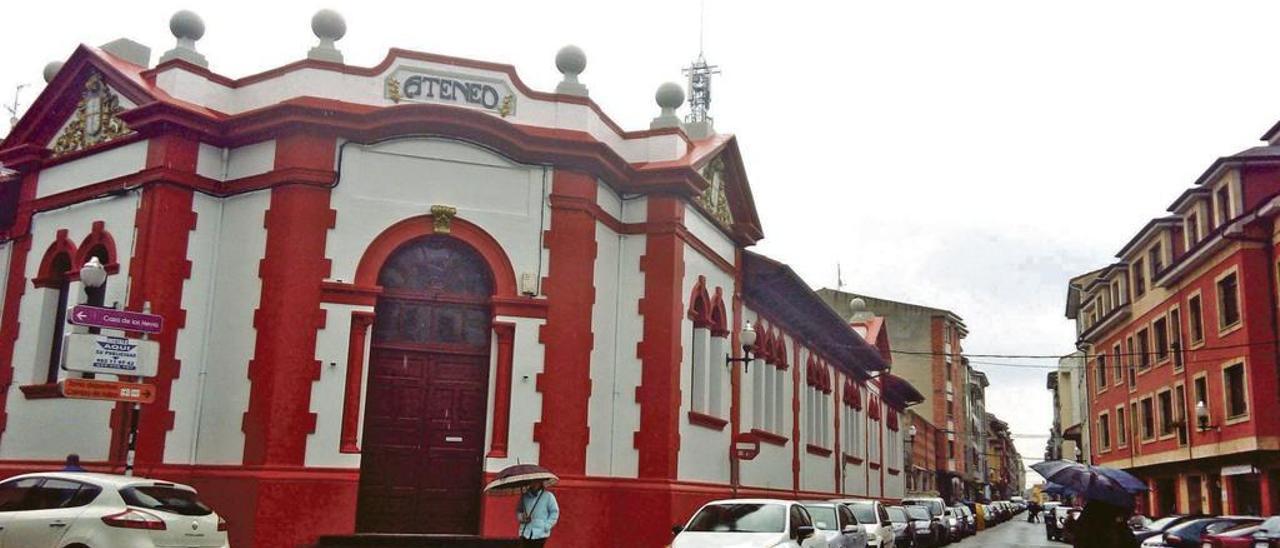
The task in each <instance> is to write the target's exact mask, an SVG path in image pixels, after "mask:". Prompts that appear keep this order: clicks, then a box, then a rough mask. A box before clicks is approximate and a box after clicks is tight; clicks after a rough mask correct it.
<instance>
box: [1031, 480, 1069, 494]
mask: <svg viewBox="0 0 1280 548" xmlns="http://www.w3.org/2000/svg"><path fill="white" fill-rule="evenodd" d="M1040 492H1042V493H1044V494H1046V495H1062V496H1066V497H1073V496H1075V494H1076V492H1075V491H1073V490H1071V488H1069V487H1067V486H1065V485H1062V484H1059V483H1054V482H1052V481H1050V482H1048V483H1046V484H1045V486H1044V489H1041V490H1040Z"/></svg>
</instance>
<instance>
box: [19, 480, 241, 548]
mask: <svg viewBox="0 0 1280 548" xmlns="http://www.w3.org/2000/svg"><path fill="white" fill-rule="evenodd" d="M0 546H20V547H46V546H49V547H53V546H57V547H61V546H93V547H99V546H103V547H110V546H128V547H129V548H153V547H156V546H192V547H197V546H199V547H221V548H228V546H229V544H228V542H227V524H226V522H225V521H223V520H222V518H220V517H218V514H217V513H215V512H214V511H213V509H211V508H209V506H208V505H206V504H205V503H204V502H202V501H201V500H200V496H199V495H198V494H197V493H196V490H195V489H192V488H191V487H188V486H186V485H180V484H177V483H170V482H165V481H159V480H154V479H147V478H140V477H133V476H117V475H113V474H91V473H87V472H48V473H36V474H24V475H21V476H15V477H13V478H10V479H9V480H7V481H5V482H3V483H0Z"/></svg>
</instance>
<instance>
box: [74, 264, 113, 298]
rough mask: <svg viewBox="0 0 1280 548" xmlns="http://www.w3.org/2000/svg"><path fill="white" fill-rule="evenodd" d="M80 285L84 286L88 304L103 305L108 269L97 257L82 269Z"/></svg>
mask: <svg viewBox="0 0 1280 548" xmlns="http://www.w3.org/2000/svg"><path fill="white" fill-rule="evenodd" d="M80 283H82V284H84V294H85V297H86V298H87V299H88V301H87V302H88V304H91V305H101V304H102V301H103V299H102V290H103V286H105V285H106V283H107V269H106V267H104V266H102V262H101V261H99V260H98V258H97V257H90V258H89V260H88V261H87V262H85V263H84V266H81V267H80Z"/></svg>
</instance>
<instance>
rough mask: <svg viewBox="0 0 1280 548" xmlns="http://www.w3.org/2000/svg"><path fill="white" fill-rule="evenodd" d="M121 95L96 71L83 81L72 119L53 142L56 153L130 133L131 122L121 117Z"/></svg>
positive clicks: (61, 153)
mask: <svg viewBox="0 0 1280 548" xmlns="http://www.w3.org/2000/svg"><path fill="white" fill-rule="evenodd" d="M123 110H124V107H121V106H120V97H119V96H117V95H116V94H115V93H112V92H111V88H110V87H107V84H106V82H103V81H102V77H101V76H100V75H97V74H94V75H93V76H90V77H89V80H88V81H86V82H85V83H84V93H83V94H82V95H81V98H80V102H79V103H77V104H76V111H75V114H73V115H72V116H71V122H70V123H68V124H67V127H66V129H64V130H63V131H62V135H59V136H58V138H57V140H55V141H54V143H53V154H54V155H55V156H60V155H63V154H66V153H68V152H75V151H77V150H84V149H86V148H88V147H91V146H93V145H96V144H98V143H105V142H107V141H110V140H112V139H116V138H118V137H120V136H123V135H127V134H129V133H130V130H129V126H128V125H126V124H125V123H124V121H123V120H121V119H120V112H122V111H123Z"/></svg>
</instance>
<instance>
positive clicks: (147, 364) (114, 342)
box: [62, 333, 160, 377]
mask: <svg viewBox="0 0 1280 548" xmlns="http://www.w3.org/2000/svg"><path fill="white" fill-rule="evenodd" d="M63 348H64V349H65V352H63V354H62V359H63V362H62V368H63V369H66V370H68V371H80V372H83V373H105V374H107V375H129V376H135V377H154V376H156V369H157V367H156V361H157V357H158V356H159V349H160V345H159V343H157V342H155V341H148V340H142V339H126V338H124V337H113V336H110V335H93V334H82V333H72V334H70V335H67V338H66V342H65V344H64V345H63Z"/></svg>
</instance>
